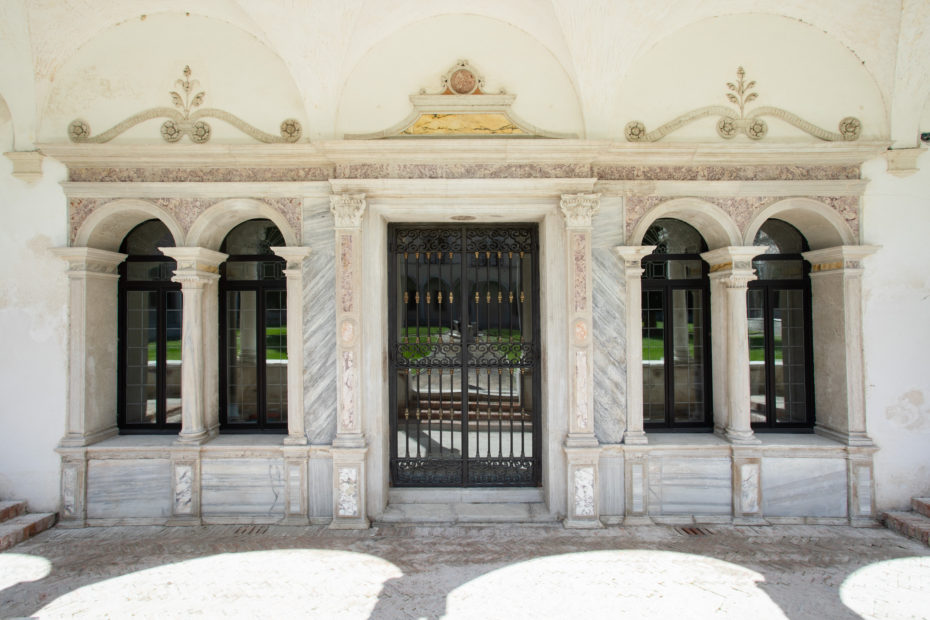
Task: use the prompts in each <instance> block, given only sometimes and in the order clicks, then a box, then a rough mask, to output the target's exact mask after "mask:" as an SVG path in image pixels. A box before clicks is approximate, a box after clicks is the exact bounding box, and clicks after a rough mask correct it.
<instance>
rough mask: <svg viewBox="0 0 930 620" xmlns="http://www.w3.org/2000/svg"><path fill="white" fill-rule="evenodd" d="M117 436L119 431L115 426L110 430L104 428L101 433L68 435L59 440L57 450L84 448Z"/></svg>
mask: <svg viewBox="0 0 930 620" xmlns="http://www.w3.org/2000/svg"><path fill="white" fill-rule="evenodd" d="M118 434H119V429H118V428H116V427H115V426H112V427H110V428H105V429H103V430H102V431H96V432H94V433H87V434H84V435H82V434H79V433H68V434H67V435H65V436H64V437H62V438H61V441H59V442H58V447H59V448H83V447H84V446H90V445H93V444H95V443H98V442H101V441H103V440H104V439H109V438H110V437H116V436H117V435H118Z"/></svg>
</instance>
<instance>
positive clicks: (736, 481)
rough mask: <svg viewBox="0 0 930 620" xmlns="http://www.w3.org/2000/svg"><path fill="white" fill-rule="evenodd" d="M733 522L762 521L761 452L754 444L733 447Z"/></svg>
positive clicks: (758, 522) (759, 522) (753, 522)
mask: <svg viewBox="0 0 930 620" xmlns="http://www.w3.org/2000/svg"><path fill="white" fill-rule="evenodd" d="M733 522H734V523H735V524H737V525H752V524H761V523H764V520H763V519H762V452H761V450H759V448H757V447H755V446H750V447H744V446H734V447H733Z"/></svg>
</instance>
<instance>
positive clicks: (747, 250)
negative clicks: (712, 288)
mask: <svg viewBox="0 0 930 620" xmlns="http://www.w3.org/2000/svg"><path fill="white" fill-rule="evenodd" d="M760 254H765V248H763V247H760V246H755V245H731V246H726V247H722V248H717V249H716V250H710V251H709V252H703V253H702V254H701V258H703V259H704V261H705V262H706V263H707V264H708V265H710V272H711V273H715V272H717V271H727V270H731V271H736V270H752V259H753V258H754V257H756V256H759V255H760Z"/></svg>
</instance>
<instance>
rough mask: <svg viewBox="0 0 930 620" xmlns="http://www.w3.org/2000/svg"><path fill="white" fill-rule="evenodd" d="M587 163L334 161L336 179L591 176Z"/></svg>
mask: <svg viewBox="0 0 930 620" xmlns="http://www.w3.org/2000/svg"><path fill="white" fill-rule="evenodd" d="M591 176H592V174H591V165H590V164H457V163H448V164H404V163H377V164H375V163H364V164H337V165H336V170H335V177H334V178H337V179H567V178H584V179H587V178H591Z"/></svg>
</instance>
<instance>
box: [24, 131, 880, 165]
mask: <svg viewBox="0 0 930 620" xmlns="http://www.w3.org/2000/svg"><path fill="white" fill-rule="evenodd" d="M887 148H888V142H884V141H883V142H859V141H857V142H837V143H827V142H823V143H807V142H805V143H797V142H781V143H777V142H773V143H764V144H760V143H752V144H740V143H722V144H718V143H681V142H679V143H675V142H657V143H647V144H643V143H628V142H622V141H608V140H576V139H533V140H490V139H480V138H478V139H464V138H460V139H430V140H330V141H321V142H310V143H308V142H302V143H298V144H275V145H265V144H248V145H246V144H225V145H224V144H201V145H197V147H196V148H182V149H179V148H177V147H176V146H171V145H161V144H149V145H135V144H132V145H129V144H126V145H119V144H117V145H114V144H60V143H59V144H42V145H39V149H40V151H41V153H43V154H44V155H47V156H49V157H53V158H55V159H57V160H59V161H61V162H63V163H65V164H66V165H67V166H69V167H76V168H80V167H142V168H152V167H157V168H173V167H188V168H197V167H214V168H215V167H218V165H219V167H222V168H281V167H302V168H305V167H317V166H332V165H337V164H351V163H383V162H399V163H420V164H442V163H484V164H489V163H517V164H518V163H578V164H591V165H618V166H643V165H657V166H658V165H667V166H711V165H712V166H737V165H750V166H751V165H773V164H780V165H796V166H804V165H837V166H840V165H845V166H850V165H859V164H861V163H862V162H864V161H866V160H868V159H873V158H875V157H878V156H880V155H882V154H883V153H884V152H885V150H887Z"/></svg>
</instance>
